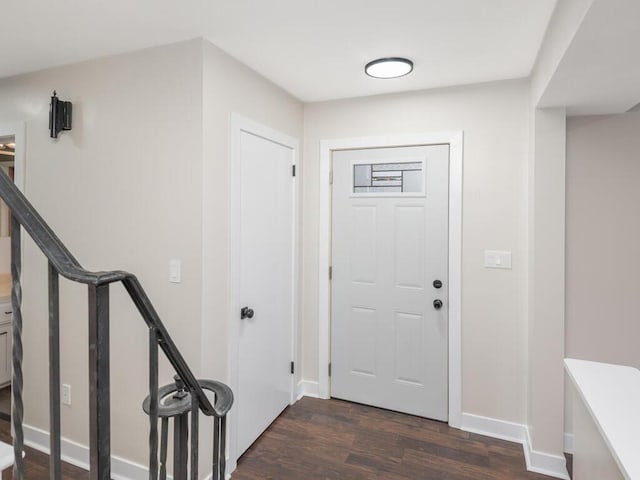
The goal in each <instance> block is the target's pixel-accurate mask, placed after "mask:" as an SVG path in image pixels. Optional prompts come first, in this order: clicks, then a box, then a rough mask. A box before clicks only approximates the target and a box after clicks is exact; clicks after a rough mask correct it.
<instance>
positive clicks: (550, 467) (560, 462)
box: [522, 428, 570, 480]
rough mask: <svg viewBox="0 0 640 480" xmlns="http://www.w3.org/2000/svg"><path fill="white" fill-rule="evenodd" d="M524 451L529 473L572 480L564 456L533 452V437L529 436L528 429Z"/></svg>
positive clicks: (527, 430)
mask: <svg viewBox="0 0 640 480" xmlns="http://www.w3.org/2000/svg"><path fill="white" fill-rule="evenodd" d="M522 449H523V450H524V460H525V463H526V464H527V470H528V471H530V472H535V473H540V474H542V475H548V476H550V477H555V478H561V479H563V480H570V477H569V473H568V472H567V460H566V459H565V458H564V456H558V455H552V454H550V453H543V452H538V451H536V450H533V449H532V448H531V436H530V435H529V429H528V428H526V429H525V437H524V442H523V443H522Z"/></svg>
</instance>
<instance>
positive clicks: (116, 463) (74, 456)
mask: <svg viewBox="0 0 640 480" xmlns="http://www.w3.org/2000/svg"><path fill="white" fill-rule="evenodd" d="M23 429H24V444H25V445H27V446H28V447H31V448H34V449H36V450H38V451H40V452H43V453H46V454H47V455H49V432H47V431H46V430H42V429H40V428H36V427H32V426H30V425H23ZM60 445H61V447H62V455H61V456H62V460H63V461H65V462H67V463H70V464H71V465H75V466H76V467H80V468H82V469H84V470H87V471H88V470H89V447H87V446H86V445H82V444H80V443H77V442H74V441H73V440H69V439H68V438H64V437H62V438H61V439H60ZM111 478H113V479H114V480H148V478H149V469H148V468H147V467H145V466H144V465H140V464H138V463H135V462H132V461H130V460H127V459H125V458H122V457H118V456H115V455H112V456H111Z"/></svg>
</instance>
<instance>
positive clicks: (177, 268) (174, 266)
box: [169, 259, 182, 283]
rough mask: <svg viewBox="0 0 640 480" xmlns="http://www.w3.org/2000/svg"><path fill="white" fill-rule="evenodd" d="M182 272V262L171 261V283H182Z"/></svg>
mask: <svg viewBox="0 0 640 480" xmlns="http://www.w3.org/2000/svg"><path fill="white" fill-rule="evenodd" d="M181 270H182V262H180V260H176V259H173V260H170V261H169V281H170V282H171V283H180V281H181V280H180V273H181Z"/></svg>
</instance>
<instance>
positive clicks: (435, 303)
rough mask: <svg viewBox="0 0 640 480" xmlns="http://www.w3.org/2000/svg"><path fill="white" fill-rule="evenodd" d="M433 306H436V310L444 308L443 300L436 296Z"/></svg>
mask: <svg viewBox="0 0 640 480" xmlns="http://www.w3.org/2000/svg"><path fill="white" fill-rule="evenodd" d="M433 308H435V309H436V310H440V309H441V308H442V300H440V299H439V298H436V299H435V300H434V301H433Z"/></svg>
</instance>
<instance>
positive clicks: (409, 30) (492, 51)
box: [0, 0, 557, 102]
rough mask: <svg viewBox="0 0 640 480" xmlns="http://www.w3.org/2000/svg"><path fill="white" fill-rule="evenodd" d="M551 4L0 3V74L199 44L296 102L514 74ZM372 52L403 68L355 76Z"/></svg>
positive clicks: (523, 0) (523, 67) (532, 49)
mask: <svg viewBox="0 0 640 480" xmlns="http://www.w3.org/2000/svg"><path fill="white" fill-rule="evenodd" d="M556 1H557V0H482V1H479V0H393V1H389V0H323V1H322V2H319V1H315V0H272V1H269V2H267V1H264V0H181V1H180V2H176V1H173V0H136V1H135V2H131V1H130V0H110V1H108V2H107V1H100V2H96V1H89V2H88V1H86V0H65V1H64V2H42V1H40V0H38V1H36V0H21V1H19V2H5V3H4V5H3V16H4V17H5V18H11V19H12V21H11V22H5V23H4V24H3V28H2V29H1V30H0V43H1V44H2V45H4V46H5V48H4V49H3V62H2V63H0V77H7V76H11V75H15V74H19V73H25V72H30V71H34V70H40V69H44V68H48V67H52V66H56V65H62V64H67V63H73V62H77V61H82V60H87V59H91V58H97V57H101V56H106V55H111V54H116V53H121V52H126V51H130V50H136V49H140V48H145V47H150V46H154V45H161V44H166V43H171V42H176V41H180V40H186V39H190V38H195V37H205V38H207V39H209V40H210V41H211V42H212V43H214V44H215V45H217V46H219V47H220V48H222V49H223V50H225V51H226V52H228V53H229V54H230V55H232V56H234V57H236V58H237V59H239V60H240V61H242V62H243V63H245V64H247V65H248V66H249V67H251V68H253V69H254V70H256V71H258V72H259V73H261V74H262V75H263V76H265V77H266V78H268V79H270V80H272V81H273V82H274V83H276V84H278V85H280V86H281V87H282V88H284V89H285V90H287V91H289V92H290V93H292V94H293V95H294V96H296V97H298V98H299V99H301V100H303V101H308V102H309V101H319V100H327V99H335V98H345V97H355V96H364V95H373V94H379V93H389V92H400V91H408V90H419V89H426V88H434V87H443V86H453V85H463V84H470V83H478V82H488V81H495V80H503V79H511V78H519V77H526V76H528V75H529V73H530V72H531V69H532V66H533V63H534V61H535V59H536V55H537V52H538V49H539V47H540V44H541V41H542V39H543V36H544V33H545V29H546V27H547V24H548V22H549V19H550V17H551V14H552V12H553V9H554V7H555V4H556ZM7 46H8V47H7ZM11 47H12V48H11ZM384 56H406V57H408V58H410V59H412V60H413V61H414V62H415V70H414V72H413V73H412V74H411V75H409V76H407V77H403V78H400V79H393V80H380V79H372V78H369V77H367V76H366V75H365V74H364V72H363V66H364V64H365V63H367V62H368V61H370V60H372V59H374V58H378V57H384Z"/></svg>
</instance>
